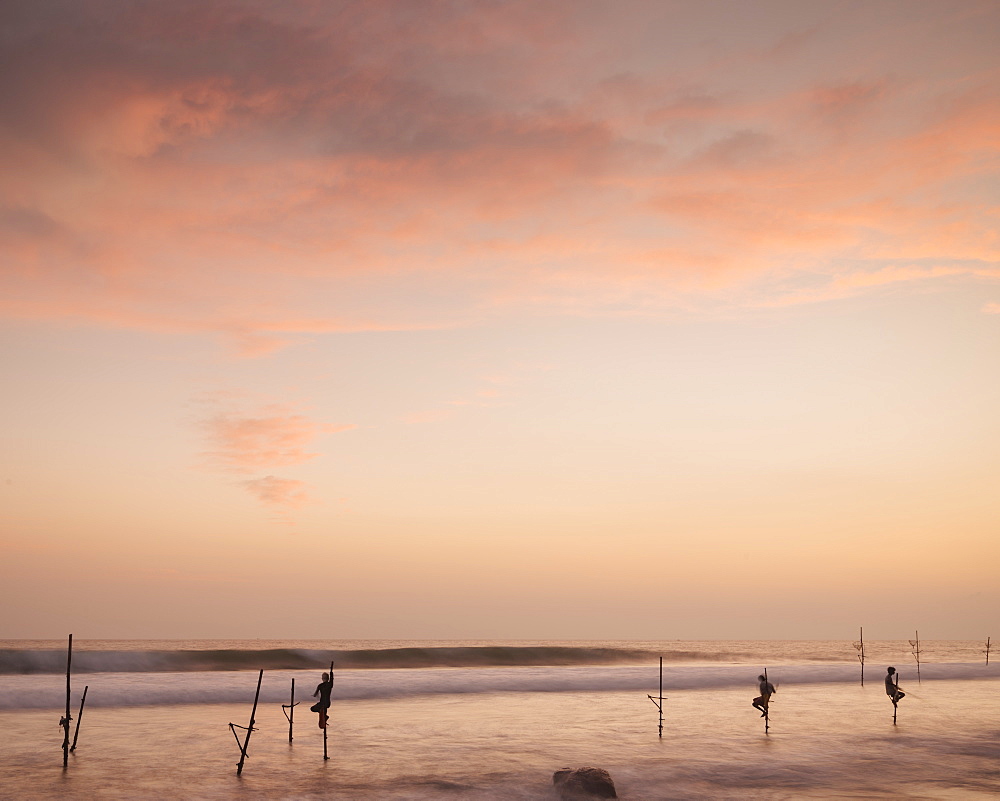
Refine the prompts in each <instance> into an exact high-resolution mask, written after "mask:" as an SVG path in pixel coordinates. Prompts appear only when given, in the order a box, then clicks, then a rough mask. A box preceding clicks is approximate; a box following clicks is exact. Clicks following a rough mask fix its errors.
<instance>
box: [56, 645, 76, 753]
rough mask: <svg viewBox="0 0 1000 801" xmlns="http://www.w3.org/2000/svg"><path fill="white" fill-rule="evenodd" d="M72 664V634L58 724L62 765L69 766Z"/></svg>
mask: <svg viewBox="0 0 1000 801" xmlns="http://www.w3.org/2000/svg"><path fill="white" fill-rule="evenodd" d="M72 665H73V635H72V634H70V635H69V645H68V647H67V648H66V715H65V716H64V717H63V719H62V720H60V721H59V725H60V726H62V727H63V744H62V749H63V767H64V768H66V767H69V722H70V721H71V720H72V719H73V717H72V715H71V714H70V709H69V705H70V692H71V687H70V674H71V667H72Z"/></svg>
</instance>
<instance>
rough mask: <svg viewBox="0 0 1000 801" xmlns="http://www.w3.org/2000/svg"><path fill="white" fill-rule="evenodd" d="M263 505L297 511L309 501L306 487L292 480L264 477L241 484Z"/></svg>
mask: <svg viewBox="0 0 1000 801" xmlns="http://www.w3.org/2000/svg"><path fill="white" fill-rule="evenodd" d="M241 483H242V485H243V486H244V487H246V489H247V490H248V491H249V492H250V493H251V494H252V495H254V496H255V497H256V498H257V499H258V500H259V501H260V502H261V503H263V504H266V505H267V506H272V507H278V508H280V509H283V510H289V509H297V508H298V507H300V506H302V505H303V504H305V503H307V502H308V501H309V495H308V493H307V491H306V485H305V483H304V482H302V481H297V480H295V479H292V478H278V477H277V476H264V477H263V478H253V479H248V480H247V481H243V482H241Z"/></svg>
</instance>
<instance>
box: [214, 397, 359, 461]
mask: <svg viewBox="0 0 1000 801" xmlns="http://www.w3.org/2000/svg"><path fill="white" fill-rule="evenodd" d="M202 426H203V428H204V430H205V433H206V436H207V437H208V440H209V443H210V445H211V446H212V447H213V449H212V450H210V451H207V452H206V453H205V454H204V456H205V458H206V460H207V462H208V463H209V464H211V465H214V466H216V467H218V468H219V469H223V470H235V471H240V472H245V471H250V470H256V469H259V468H261V467H284V466H288V465H295V464H301V463H303V462H306V461H309V460H310V459H314V458H315V457H316V456H317V454H316V453H310V452H309V451H308V450H307V447H308V446H309V444H310V443H311V442H312V441H313V440H314V439H316V437H318V436H319V435H320V434H331V433H336V432H340V431H347V430H349V429H352V428H354V426H353V425H331V424H328V423H318V422H316V421H314V420H310V419H309V418H307V417H305V416H303V415H300V414H294V413H289V412H288V411H287V410H286V409H284V408H283V407H278V406H274V407H270V408H267V409H263V410H262V411H261V413H260V414H259V415H258V416H247V415H245V414H242V413H238V412H231V411H222V412H219V413H217V414H214V415H212V416H211V417H209V418H208V419H206V420H205V421H203V423H202Z"/></svg>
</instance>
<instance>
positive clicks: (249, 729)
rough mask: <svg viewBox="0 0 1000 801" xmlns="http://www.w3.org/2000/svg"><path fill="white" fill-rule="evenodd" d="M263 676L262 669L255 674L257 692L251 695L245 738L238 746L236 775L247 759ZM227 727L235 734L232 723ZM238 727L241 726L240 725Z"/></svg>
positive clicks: (238, 739) (241, 770) (237, 740)
mask: <svg viewBox="0 0 1000 801" xmlns="http://www.w3.org/2000/svg"><path fill="white" fill-rule="evenodd" d="M263 678H264V671H263V670H261V671H260V673H259V674H258V675H257V693H256V694H255V695H254V697H253V709H252V710H251V711H250V725H249V726H247V727H246V728H247V736H246V739H245V740H244V741H243V746H242V747H241V748H240V761H239V763H237V765H236V775H237V776H239V775H240V774H241V773H243V763H244V762H246V759H247V748H249V747H250V735H251V734H253V731H254V728H253V724H254V720H255V718H256V717H257V701H258V699H259V698H260V682H261V680H262V679H263ZM229 728H230V729H232V730H233V735H235V734H236V728H235V726H234V725H233V724H232V723H230V724H229ZM240 728H243V727H242V726H241V727H240ZM239 741H240V738H239V737H237V738H236V742H237V743H239Z"/></svg>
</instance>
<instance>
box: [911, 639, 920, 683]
mask: <svg viewBox="0 0 1000 801" xmlns="http://www.w3.org/2000/svg"><path fill="white" fill-rule="evenodd" d="M913 636H914V637H916V639H915V640H910V650H911V651H912V653H913V658H914V659H916V660H917V684H920V683H921V682H920V632H919V631H915V632H913Z"/></svg>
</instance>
